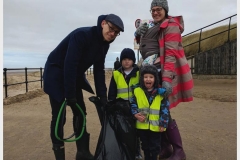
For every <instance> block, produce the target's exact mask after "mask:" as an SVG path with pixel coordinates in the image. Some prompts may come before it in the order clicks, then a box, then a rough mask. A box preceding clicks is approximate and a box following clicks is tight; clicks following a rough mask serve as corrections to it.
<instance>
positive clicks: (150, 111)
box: [134, 87, 163, 132]
mask: <svg viewBox="0 0 240 160" xmlns="http://www.w3.org/2000/svg"><path fill="white" fill-rule="evenodd" d="M134 95H135V97H136V99H137V106H138V111H139V112H145V113H147V116H148V118H147V120H146V121H145V122H140V121H136V128H137V129H150V130H151V131H154V132H159V131H160V129H159V120H160V116H159V114H160V106H161V101H162V99H163V96H160V95H159V94H158V95H157V96H156V97H155V98H154V100H153V102H152V104H151V106H150V105H149V102H148V99H147V97H146V95H145V93H144V91H143V90H142V89H141V88H140V87H138V88H136V89H134Z"/></svg>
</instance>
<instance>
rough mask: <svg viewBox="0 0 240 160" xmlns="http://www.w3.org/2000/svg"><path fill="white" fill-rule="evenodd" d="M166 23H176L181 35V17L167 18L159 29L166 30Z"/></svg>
mask: <svg viewBox="0 0 240 160" xmlns="http://www.w3.org/2000/svg"><path fill="white" fill-rule="evenodd" d="M168 23H176V24H177V25H178V26H179V29H180V31H181V33H183V31H184V22H183V17H182V16H168V18H167V19H165V20H164V21H163V22H162V24H161V25H160V28H166V27H167V26H168Z"/></svg>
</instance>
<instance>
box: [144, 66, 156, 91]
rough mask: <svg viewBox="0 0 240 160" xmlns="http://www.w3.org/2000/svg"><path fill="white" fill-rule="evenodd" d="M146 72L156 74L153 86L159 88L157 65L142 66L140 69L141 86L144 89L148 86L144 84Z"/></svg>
mask: <svg viewBox="0 0 240 160" xmlns="http://www.w3.org/2000/svg"><path fill="white" fill-rule="evenodd" d="M144 74H152V75H154V77H155V82H154V85H153V87H154V88H157V87H158V83H159V78H158V70H157V67H155V66H154V65H145V66H144V67H142V68H141V70H140V87H141V88H142V89H146V87H145V85H144V81H143V77H144Z"/></svg>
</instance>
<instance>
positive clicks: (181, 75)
mask: <svg viewBox="0 0 240 160" xmlns="http://www.w3.org/2000/svg"><path fill="white" fill-rule="evenodd" d="M183 27H184V26H183V18H182V16H178V17H171V16H169V17H168V19H165V20H164V21H163V22H162V23H161V25H160V36H159V40H158V42H159V47H160V61H161V70H162V80H163V81H167V82H170V83H172V86H173V92H172V94H171V95H170V96H169V101H170V108H173V107H176V106H177V104H178V103H180V102H189V101H192V100H193V93H192V89H193V79H192V74H191V70H190V67H189V65H188V62H187V59H186V57H185V53H184V49H183V46H182V37H181V33H182V32H183V30H184V28H183Z"/></svg>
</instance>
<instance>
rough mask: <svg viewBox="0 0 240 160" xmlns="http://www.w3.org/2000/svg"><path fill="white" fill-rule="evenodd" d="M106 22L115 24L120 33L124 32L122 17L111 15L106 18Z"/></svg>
mask: <svg viewBox="0 0 240 160" xmlns="http://www.w3.org/2000/svg"><path fill="white" fill-rule="evenodd" d="M105 20H106V21H108V22H111V23H112V24H114V25H115V26H116V27H117V28H118V29H119V30H120V31H122V32H124V26H123V21H122V20H121V18H120V17H118V16H117V15H115V14H109V15H107V17H106V18H105Z"/></svg>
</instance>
